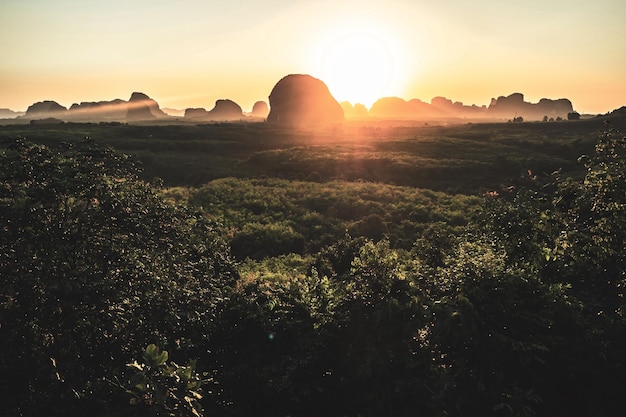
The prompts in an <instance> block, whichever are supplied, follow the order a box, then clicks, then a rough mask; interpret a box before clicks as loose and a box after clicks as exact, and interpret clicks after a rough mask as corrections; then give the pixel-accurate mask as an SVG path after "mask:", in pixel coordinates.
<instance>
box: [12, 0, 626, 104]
mask: <svg viewBox="0 0 626 417" xmlns="http://www.w3.org/2000/svg"><path fill="white" fill-rule="evenodd" d="M231 3H233V4H231ZM624 18H626V2H625V1H623V0H595V1H594V2H590V1H580V0H567V1H566V0H552V1H549V2H546V1H545V0H526V1H523V2H515V3H514V4H513V3H511V2H501V1H496V0H475V1H474V2H467V1H461V0H441V1H438V2H432V1H425V0H424V1H421V0H386V1H367V0H360V1H344V0H333V1H327V0H319V1H316V2H305V1H304V0H294V1H291V2H285V1H284V0H281V1H278V0H266V1H254V0H239V1H238V2H230V3H229V2H223V1H222V2H214V1H200V0H179V1H173V0H168V1H163V0H150V1H148V0H136V1H132V0H125V1H121V0H107V1H106V2H91V1H84V2H76V1H74V0H71V1H70V0H56V1H50V0H4V1H3V2H2V3H1V4H0V56H2V60H1V61H0V108H3V107H4V108H11V109H13V110H25V109H26V107H28V106H29V105H30V104H32V103H34V102H36V101H40V100H44V99H47V100H55V101H57V102H59V103H60V104H62V105H64V106H66V107H69V106H70V105H71V104H72V103H74V102H80V101H98V100H111V99H114V98H122V99H128V98H129V97H130V94H131V93H132V92H133V91H141V92H144V93H146V94H148V95H149V96H151V97H152V98H154V99H156V100H157V101H158V102H159V103H160V105H161V107H173V108H181V109H182V108H186V107H205V108H212V107H213V104H214V103H215V100H217V99H221V98H230V99H232V100H234V101H236V102H237V103H239V104H240V105H241V106H242V107H243V109H244V110H245V111H249V110H250V109H251V108H252V105H253V104H254V102H255V101H257V100H267V96H268V95H269V93H270V91H271V89H272V87H273V86H274V84H275V83H276V82H277V81H278V80H279V79H280V78H282V77H283V76H284V75H287V74H290V73H308V74H311V75H313V76H316V77H318V78H321V79H322V80H323V81H325V82H326V83H327V84H328V86H329V88H330V89H331V92H332V93H333V94H334V95H335V97H336V98H337V99H338V100H340V101H341V100H349V101H352V102H355V101H359V102H363V103H365V104H366V105H371V103H372V102H373V101H374V100H375V99H376V98H378V97H382V96H399V97H403V98H405V99H411V98H419V99H421V100H424V101H430V99H431V98H433V97H435V96H445V97H448V98H450V99H452V100H454V101H462V102H464V103H465V104H478V105H483V104H486V105H488V104H489V101H490V99H491V97H497V96H499V95H509V94H511V93H513V92H521V93H524V95H525V97H526V100H527V101H532V102H536V101H538V100H539V99H540V98H542V97H546V98H553V99H556V98H562V97H567V98H569V99H570V100H572V102H573V104H574V108H575V109H576V110H577V111H579V112H583V113H604V112H608V111H610V110H613V109H615V108H618V107H621V106H623V105H626V76H625V74H626V25H624V23H623V20H624Z"/></svg>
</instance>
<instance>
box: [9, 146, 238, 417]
mask: <svg viewBox="0 0 626 417" xmlns="http://www.w3.org/2000/svg"><path fill="white" fill-rule="evenodd" d="M137 172H138V171H137V169H136V168H135V167H134V165H133V164H132V161H130V160H129V158H128V157H126V156H124V155H117V154H115V153H114V152H112V151H111V150H110V149H103V148H99V147H97V146H95V145H94V144H93V143H92V142H90V141H85V142H83V143H80V144H76V145H68V144H64V145H60V146H59V147H57V148H49V147H46V146H38V145H33V144H30V143H26V142H24V141H16V142H14V143H12V144H11V145H10V146H8V148H7V149H6V150H5V151H4V152H2V153H1V154H0V230H2V233H1V234H0V280H1V285H0V314H1V315H0V317H1V319H0V368H2V370H3V378H2V379H1V382H0V391H1V392H3V394H4V395H3V397H4V399H3V401H2V403H1V404H0V414H2V415H7V416H10V415H42V414H45V415H49V416H52V415H61V414H75V413H76V409H77V407H87V404H88V403H89V401H88V399H89V397H90V391H91V390H90V388H89V387H90V386H91V385H92V384H93V383H94V382H95V381H97V380H98V379H100V378H102V377H108V376H111V375H112V374H114V373H116V372H119V370H121V369H123V368H124V366H125V364H126V363H128V362H129V361H130V359H131V358H132V357H133V356H134V355H135V353H136V352H138V351H140V350H142V349H143V347H145V346H146V345H148V344H150V343H159V344H160V345H161V346H168V347H176V346H177V345H179V346H187V348H188V351H187V352H185V353H186V354H192V353H193V354H197V353H198V346H199V345H197V344H196V342H201V341H202V340H203V339H205V338H206V336H207V334H209V332H210V329H211V327H212V322H213V320H214V319H215V317H216V315H217V314H218V309H219V308H218V305H219V303H220V300H221V299H222V297H223V296H224V294H225V289H226V288H227V287H228V286H229V285H231V283H232V282H233V280H234V278H235V273H234V268H233V264H232V262H231V261H230V259H229V254H228V250H227V248H226V246H225V245H224V244H223V243H222V242H221V240H220V239H219V237H218V236H216V235H215V233H214V229H213V226H212V225H211V224H210V223H209V222H208V221H207V220H206V219H205V218H204V217H203V216H202V215H200V214H198V213H196V212H192V211H189V210H186V209H184V208H181V207H175V206H172V205H170V204H168V203H166V202H165V201H164V200H163V199H162V198H161V197H160V196H159V195H158V188H157V187H155V185H152V184H147V183H145V182H142V181H140V180H138V176H137ZM181 340H182V341H183V342H184V343H181ZM177 342H178V343H177ZM181 349H182V348H181ZM72 410H74V411H72Z"/></svg>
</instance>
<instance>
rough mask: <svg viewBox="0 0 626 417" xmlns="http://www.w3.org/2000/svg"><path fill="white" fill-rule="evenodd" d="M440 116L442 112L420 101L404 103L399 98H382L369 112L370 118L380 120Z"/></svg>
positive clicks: (404, 101)
mask: <svg viewBox="0 0 626 417" xmlns="http://www.w3.org/2000/svg"><path fill="white" fill-rule="evenodd" d="M441 114H442V112H440V111H439V110H437V109H435V108H433V107H432V106H431V105H430V104H428V103H424V102H423V101H421V100H418V99H416V98H415V99H413V100H409V101H406V100H404V99H401V98H399V97H383V98H381V99H379V100H377V101H376V102H375V103H374V104H373V105H372V108H371V109H370V111H369V115H370V116H372V117H378V118H381V119H419V118H424V117H433V116H440V115H441Z"/></svg>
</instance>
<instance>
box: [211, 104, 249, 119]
mask: <svg viewBox="0 0 626 417" xmlns="http://www.w3.org/2000/svg"><path fill="white" fill-rule="evenodd" d="M209 117H210V118H211V119H212V120H219V121H229V120H241V118H242V117H243V110H241V106H240V105H239V104H237V103H235V102H234V101H232V100H227V99H225V100H217V101H216V102H215V107H213V109H211V111H209Z"/></svg>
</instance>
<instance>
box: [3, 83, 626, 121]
mask: <svg viewBox="0 0 626 417" xmlns="http://www.w3.org/2000/svg"><path fill="white" fill-rule="evenodd" d="M268 98H269V106H268V104H267V103H266V102H265V101H257V102H256V103H255V104H254V107H253V109H252V112H251V113H243V111H242V109H241V106H239V105H238V104H237V103H235V102H234V101H232V100H228V99H221V100H217V101H216V102H215V106H214V108H213V109H211V110H208V111H207V110H206V109H204V108H187V109H185V110H177V109H171V108H167V109H163V110H162V109H161V108H160V107H159V104H158V103H157V102H156V101H155V100H153V99H152V98H150V97H149V96H147V95H146V94H144V93H140V92H134V93H132V95H131V97H130V99H129V100H121V99H115V100H111V101H98V102H81V103H74V104H72V105H71V106H70V108H69V109H68V108H66V107H63V106H62V105H60V104H59V103H57V102H55V101H52V100H45V101H41V102H37V103H34V104H33V105H31V106H30V107H29V108H28V109H27V110H26V112H25V113H22V112H14V111H12V110H9V109H0V119H16V120H18V121H19V120H27V121H28V120H40V119H50V118H53V119H59V120H63V121H80V122H83V121H84V122H99V121H120V122H129V121H131V122H133V121H167V120H172V119H174V118H177V120H181V119H182V120H185V121H189V122H192V123H193V122H211V121H218V122H221V121H238V120H245V119H246V118H247V119H248V120H251V121H262V120H267V122H268V123H271V124H278V125H285V126H286V125H289V126H296V125H303V124H304V125H307V124H308V125H316V126H317V125H324V124H333V123H337V122H341V121H343V120H344V119H346V118H347V119H365V118H368V117H373V118H377V119H404V120H423V119H483V120H492V121H506V120H509V121H511V120H515V121H521V120H524V121H533V120H558V119H559V118H560V119H568V118H571V117H569V116H571V115H572V114H577V113H576V112H575V111H574V106H573V105H572V102H571V101H570V100H569V99H567V98H559V99H549V98H542V99H540V100H539V102H537V103H531V102H528V101H525V99H524V95H523V94H522V93H513V94H510V95H508V96H499V97H497V98H492V99H491V102H490V104H489V105H488V106H486V105H483V106H477V105H474V104H471V105H466V104H464V103H462V102H459V101H452V100H450V99H448V98H446V97H441V96H438V97H434V98H433V99H432V100H431V101H430V103H429V102H425V101H422V100H419V99H417V98H414V99H410V100H405V99H403V98H400V97H382V98H380V99H378V100H377V101H376V102H375V103H374V104H373V105H372V106H371V108H370V109H367V108H366V107H365V106H364V105H362V104H359V103H356V104H354V105H353V104H351V103H349V102H342V103H338V102H337V100H335V98H334V97H333V96H332V95H331V93H330V91H329V90H328V87H327V86H326V84H325V83H324V82H323V81H322V80H319V79H317V78H314V77H312V76H310V75H307V74H290V75H287V76H285V77H283V78H282V79H281V80H279V81H278V82H277V83H276V85H275V86H274V88H273V89H272V91H271V92H270V94H269V97H268ZM623 109H624V108H622V109H617V110H615V114H614V115H613V116H611V117H614V118H615V117H621V118H623V117H624V116H622V114H623V113H624V112H626V110H623ZM592 117H595V115H583V119H587V118H592ZM607 117H608V116H607Z"/></svg>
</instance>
